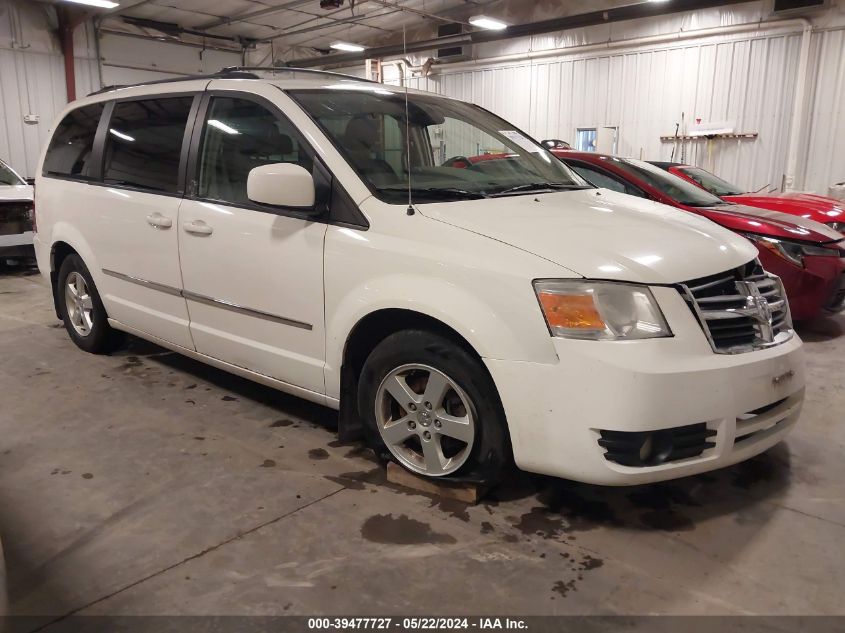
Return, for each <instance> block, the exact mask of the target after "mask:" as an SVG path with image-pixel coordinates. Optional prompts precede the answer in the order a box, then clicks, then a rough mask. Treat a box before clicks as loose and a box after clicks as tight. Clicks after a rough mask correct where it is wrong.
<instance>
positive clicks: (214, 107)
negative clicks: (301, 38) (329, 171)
mask: <svg viewBox="0 0 845 633" xmlns="http://www.w3.org/2000/svg"><path fill="white" fill-rule="evenodd" d="M270 163H295V164H297V165H300V166H302V167H304V168H305V169H307V170H308V171H309V172H310V171H312V168H313V166H314V163H313V157H312V155H311V153H310V152H308V151H306V148H305V147H304V146H303V144H302V141H301V137H300V136H299V134H298V132H296V131H295V129H294V127H293V125H292V124H291V123H290V122H289V121H287V120H286V119H281V118H279V117H278V116H276V115H275V114H274V113H272V112H271V111H270V110H268V109H267V108H265V107H264V106H262V105H260V104H258V103H255V102H253V101H249V100H246V99H235V98H231V97H215V98H214V99H212V101H211V106H210V108H209V110H208V116H207V119H206V122H205V130H204V132H203V140H202V147H201V149H200V158H199V187H198V195H199V197H200V198H208V199H211V200H222V201H224V202H232V203H235V204H248V203H249V198H248V197H247V191H246V183H247V177H248V176H249V172H250V171H251V170H252V169H253V168H255V167H260V166H261V165H267V164H270Z"/></svg>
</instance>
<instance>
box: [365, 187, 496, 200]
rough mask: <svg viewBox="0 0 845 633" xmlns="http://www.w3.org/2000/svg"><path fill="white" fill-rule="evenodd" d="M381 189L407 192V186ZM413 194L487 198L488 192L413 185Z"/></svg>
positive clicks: (382, 188)
mask: <svg viewBox="0 0 845 633" xmlns="http://www.w3.org/2000/svg"><path fill="white" fill-rule="evenodd" d="M379 191H387V192H390V193H407V192H408V188H407V187H379ZM410 191H411V196H412V197H413V196H421V197H423V198H455V197H462V198H472V199H480V198H487V197H488V196H487V194H485V193H482V192H481V191H468V190H466V189H458V188H457V187H411V189H410Z"/></svg>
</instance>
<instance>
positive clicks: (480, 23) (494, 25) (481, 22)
mask: <svg viewBox="0 0 845 633" xmlns="http://www.w3.org/2000/svg"><path fill="white" fill-rule="evenodd" d="M469 23H470V24H472V25H473V26H475V27H478V28H479V29H487V30H488V31H503V30H505V29H506V28H508V25H507V24H505V23H504V22H502V21H501V20H496V19H495V18H488V17H487V16H486V15H477V16H475V17H474V18H470V19H469Z"/></svg>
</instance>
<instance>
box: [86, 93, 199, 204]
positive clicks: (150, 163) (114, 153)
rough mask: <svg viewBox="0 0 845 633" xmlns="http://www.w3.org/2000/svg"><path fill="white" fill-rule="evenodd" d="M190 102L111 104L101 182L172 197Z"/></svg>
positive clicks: (165, 100)
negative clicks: (167, 194)
mask: <svg viewBox="0 0 845 633" xmlns="http://www.w3.org/2000/svg"><path fill="white" fill-rule="evenodd" d="M193 99H194V98H193V97H192V96H188V97H168V98H163V99H147V100H140V101H119V102H117V103H115V105H114V111H113V113H112V117H111V120H110V121H109V131H108V134H107V135H106V150H105V168H104V171H103V179H104V180H105V182H106V183H108V184H115V185H125V186H128V187H137V188H139V189H149V190H150V191H159V192H164V193H176V192H177V190H178V188H179V159H180V156H181V152H182V140H183V139H184V136H185V125H186V124H187V122H188V115H189V113H190V111H191V103H192V102H193Z"/></svg>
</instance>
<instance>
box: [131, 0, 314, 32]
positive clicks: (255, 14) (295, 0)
mask: <svg viewBox="0 0 845 633" xmlns="http://www.w3.org/2000/svg"><path fill="white" fill-rule="evenodd" d="M147 1H149V0H147ZM311 1H312V0H292V1H291V2H286V3H285V4H280V5H279V6H277V7H267V8H266V9H259V10H258V11H252V12H250V13H243V14H241V15H236V16H233V17H231V18H220V19H219V20H214V21H212V22H206V23H205V24H200V25H199V26H197V27H196V28H197V29H199V30H205V29H213V28H215V27H217V26H224V25H228V24H236V23H238V22H246V21H247V20H251V19H252V18H260V17H263V16H265V15H270V14H271V13H277V12H279V11H284V10H285V9H292V8H294V7H298V6H300V5H303V4H307V3H308V2H311Z"/></svg>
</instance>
